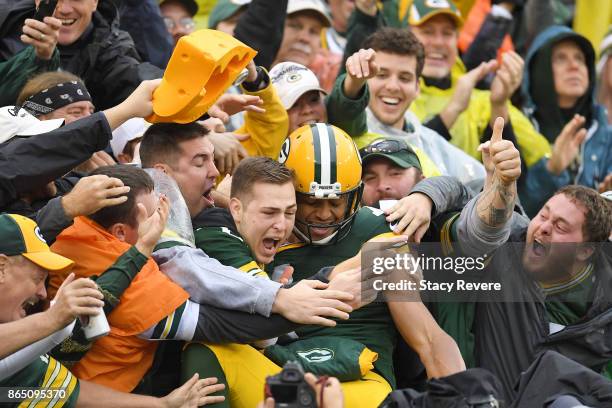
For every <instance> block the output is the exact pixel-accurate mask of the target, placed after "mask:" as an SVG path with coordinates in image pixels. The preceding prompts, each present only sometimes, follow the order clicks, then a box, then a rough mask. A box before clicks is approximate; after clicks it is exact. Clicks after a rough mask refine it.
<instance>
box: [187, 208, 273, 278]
mask: <svg viewBox="0 0 612 408" xmlns="http://www.w3.org/2000/svg"><path fill="white" fill-rule="evenodd" d="M208 215H209V220H208V223H209V225H203V226H202V227H200V228H197V229H196V230H195V241H196V247H198V248H200V249H201V250H203V251H204V252H206V254H207V255H208V256H210V257H211V258H216V259H218V260H219V262H221V263H222V264H223V265H227V266H232V267H234V268H236V269H240V270H241V271H244V272H246V273H248V274H249V275H252V276H258V277H262V278H266V279H267V278H268V275H267V274H266V273H265V272H264V270H263V266H262V265H259V264H258V263H257V261H256V260H255V257H254V256H253V254H252V252H251V248H249V246H248V245H247V243H246V242H245V241H244V240H243V239H242V237H241V236H240V234H239V233H238V231H237V229H236V224H235V223H234V219H233V218H232V216H231V214H230V213H229V211H228V210H226V209H213V210H209V211H208Z"/></svg>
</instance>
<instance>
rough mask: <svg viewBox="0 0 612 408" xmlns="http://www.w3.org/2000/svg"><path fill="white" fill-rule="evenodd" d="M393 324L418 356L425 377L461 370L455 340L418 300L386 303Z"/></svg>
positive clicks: (460, 358) (459, 356)
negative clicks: (425, 372) (425, 373)
mask: <svg viewBox="0 0 612 408" xmlns="http://www.w3.org/2000/svg"><path fill="white" fill-rule="evenodd" d="M387 305H388V306H389V310H390V311H391V316H392V317H393V322H394V323H395V327H396V328H397V329H398V330H399V332H400V334H401V335H402V337H403V338H404V340H405V341H406V343H407V344H408V345H409V346H410V347H411V348H412V349H413V350H414V351H415V352H416V353H417V354H418V355H419V358H420V359H421V362H422V363H423V365H424V366H425V369H426V370H427V377H429V378H437V377H445V376H447V375H451V374H454V373H457V372H459V371H463V370H465V363H464V362H463V358H462V357H461V352H460V351H459V347H458V346H457V343H455V340H453V338H452V337H451V336H449V335H448V334H446V332H445V331H444V330H442V329H441V328H440V326H438V324H437V323H436V321H435V320H434V318H433V316H432V315H431V313H429V310H427V308H426V307H425V305H424V304H423V303H421V302H416V301H400V302H387Z"/></svg>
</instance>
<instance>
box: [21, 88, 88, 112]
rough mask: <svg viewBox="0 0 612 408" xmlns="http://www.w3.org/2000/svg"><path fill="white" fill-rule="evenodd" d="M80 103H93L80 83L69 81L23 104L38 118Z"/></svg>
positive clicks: (43, 91) (40, 93) (48, 89)
mask: <svg viewBox="0 0 612 408" xmlns="http://www.w3.org/2000/svg"><path fill="white" fill-rule="evenodd" d="M80 101H89V102H91V95H89V92H87V88H85V85H83V84H82V83H81V82H80V81H68V82H63V83H61V84H57V85H55V86H53V87H51V88H47V89H43V90H42V91H40V92H38V93H37V94H34V95H32V96H30V97H29V98H28V99H26V101H25V102H24V103H23V108H24V109H25V110H27V111H28V112H30V113H31V114H32V115H34V116H36V117H38V116H40V115H44V114H47V113H50V112H53V111H54V110H57V109H59V108H63V107H64V106H66V105H70V104H71V103H74V102H80Z"/></svg>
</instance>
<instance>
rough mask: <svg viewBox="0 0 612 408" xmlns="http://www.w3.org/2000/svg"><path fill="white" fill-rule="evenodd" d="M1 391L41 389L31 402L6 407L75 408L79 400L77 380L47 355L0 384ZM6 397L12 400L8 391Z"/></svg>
mask: <svg viewBox="0 0 612 408" xmlns="http://www.w3.org/2000/svg"><path fill="white" fill-rule="evenodd" d="M0 387H6V388H8V389H9V390H11V389H13V390H15V391H17V390H19V389H22V388H24V387H35V388H40V390H39V393H38V394H34V395H33V397H32V398H26V399H24V400H22V401H21V402H16V403H14V404H12V405H10V404H9V405H8V406H15V407H19V408H22V407H29V406H36V407H48V408H61V407H67V408H72V407H76V402H77V399H78V397H79V380H78V379H77V378H76V377H75V376H74V375H72V373H70V371H69V370H68V369H67V368H66V367H65V366H63V365H62V364H61V363H60V362H59V361H57V360H56V359H54V358H52V357H49V356H48V355H46V354H45V355H42V356H40V357H38V358H37V359H36V360H34V361H33V362H32V363H30V364H29V365H28V366H26V367H25V368H23V369H21V370H20V371H18V372H17V373H15V374H13V375H11V376H10V377H8V378H5V379H4V380H2V381H0ZM45 389H46V390H45ZM16 396H18V395H16ZM9 397H11V391H9ZM37 397H38V398H37Z"/></svg>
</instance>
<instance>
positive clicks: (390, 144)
mask: <svg viewBox="0 0 612 408" xmlns="http://www.w3.org/2000/svg"><path fill="white" fill-rule="evenodd" d="M359 154H360V155H361V162H362V166H363V167H365V166H366V165H367V163H368V162H369V161H371V160H372V159H375V158H381V157H382V158H385V159H387V160H390V161H391V162H393V163H394V164H396V165H397V166H399V167H401V168H403V169H409V168H410V167H416V168H417V169H419V170H421V171H422V168H421V161H420V160H419V157H418V156H417V154H416V153H415V151H414V150H413V149H412V147H410V146H409V145H408V143H406V142H405V141H404V140H401V139H389V138H385V139H377V140H375V141H373V142H372V143H370V144H369V145H367V146H366V147H364V148H362V149H361V150H359Z"/></svg>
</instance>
